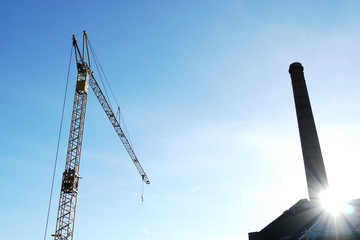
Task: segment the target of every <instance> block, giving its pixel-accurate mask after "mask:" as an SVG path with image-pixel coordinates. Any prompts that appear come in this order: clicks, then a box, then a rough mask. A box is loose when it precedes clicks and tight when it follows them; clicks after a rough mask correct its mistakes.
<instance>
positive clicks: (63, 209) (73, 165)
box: [52, 31, 150, 240]
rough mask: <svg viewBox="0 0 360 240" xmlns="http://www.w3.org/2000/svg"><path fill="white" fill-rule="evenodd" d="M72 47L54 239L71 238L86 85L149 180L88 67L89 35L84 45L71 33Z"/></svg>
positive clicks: (77, 183)
mask: <svg viewBox="0 0 360 240" xmlns="http://www.w3.org/2000/svg"><path fill="white" fill-rule="evenodd" d="M73 47H74V49H75V56H76V64H77V70H78V74H77V81H76V90H75V97H74V105H73V111H72V117H71V126H70V135H69V143H68V148H67V155H66V164H65V171H64V173H63V176H62V184H61V191H60V200H59V208H58V214H57V222H56V230H55V234H53V235H52V236H53V237H54V238H55V240H72V239H73V233H74V224H75V213H76V203H77V195H78V186H79V179H80V175H79V167H80V156H81V147H82V139H83V133H84V123H85V113H86V103H87V95H88V88H89V85H90V86H91V88H92V89H93V91H94V93H95V95H96V97H97V98H98V100H99V102H100V104H101V106H102V107H103V109H104V111H105V113H106V115H107V117H108V118H109V120H110V122H111V124H112V125H113V127H114V129H115V131H116V133H117V134H118V136H119V137H120V140H121V142H122V143H123V145H124V147H125V149H126V151H127V152H128V154H129V156H130V158H131V160H132V161H133V163H134V164H135V166H136V168H137V170H138V171H139V173H140V175H141V177H142V180H143V181H144V182H145V183H146V184H150V181H149V179H148V177H147V175H146V173H145V171H144V170H143V168H142V166H141V164H140V162H139V161H138V159H137V157H136V155H135V152H134V150H133V149H132V147H131V145H130V143H129V141H128V139H127V137H126V136H125V134H124V132H123V130H122V129H121V126H120V124H119V122H118V120H117V119H116V117H115V115H114V113H113V111H112V109H111V107H110V105H109V103H108V101H107V100H106V98H105V96H104V94H103V93H102V91H101V89H100V86H99V84H98V83H97V81H96V79H95V77H94V75H93V71H92V70H91V68H90V67H91V66H90V56H89V50H88V38H87V34H86V32H85V31H84V34H83V48H82V51H80V48H79V46H78V44H77V41H76V38H75V35H73ZM85 53H86V54H87V62H86V61H85Z"/></svg>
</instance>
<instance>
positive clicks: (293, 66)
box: [289, 62, 304, 74]
mask: <svg viewBox="0 0 360 240" xmlns="http://www.w3.org/2000/svg"><path fill="white" fill-rule="evenodd" d="M303 71H304V67H303V66H302V65H301V63H299V62H294V63H292V64H290V67H289V73H290V74H293V73H296V72H303Z"/></svg>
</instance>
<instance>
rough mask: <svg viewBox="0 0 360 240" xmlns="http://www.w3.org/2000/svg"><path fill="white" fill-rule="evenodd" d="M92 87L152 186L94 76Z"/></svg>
mask: <svg viewBox="0 0 360 240" xmlns="http://www.w3.org/2000/svg"><path fill="white" fill-rule="evenodd" d="M90 86H91V88H92V90H93V91H94V93H95V95H96V97H97V98H98V100H99V102H100V104H101V106H102V108H103V109H104V111H105V113H106V116H108V118H109V120H110V122H111V124H112V125H113V127H114V129H115V131H116V133H117V135H118V136H119V138H120V140H121V142H122V143H123V144H124V147H125V149H126V151H127V152H128V153H129V155H130V158H131V160H132V161H133V162H134V164H135V166H136V168H137V170H138V171H139V173H140V175H141V177H142V179H143V181H144V182H145V183H147V184H150V181H149V179H148V177H147V176H146V173H145V171H144V169H143V168H142V167H141V164H140V162H139V160H138V159H137V157H136V155H135V152H134V150H133V149H132V147H131V145H130V143H129V140H128V139H127V138H126V136H125V134H124V132H123V130H122V129H121V127H120V124H119V122H118V120H117V119H116V117H115V115H114V112H113V111H112V109H111V107H110V105H109V103H108V102H107V101H106V98H105V96H104V94H103V93H102V92H101V89H100V87H99V84H98V83H97V82H96V80H95V78H94V76H93V75H91V77H90Z"/></svg>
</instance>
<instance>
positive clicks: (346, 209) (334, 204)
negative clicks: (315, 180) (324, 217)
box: [320, 190, 354, 215]
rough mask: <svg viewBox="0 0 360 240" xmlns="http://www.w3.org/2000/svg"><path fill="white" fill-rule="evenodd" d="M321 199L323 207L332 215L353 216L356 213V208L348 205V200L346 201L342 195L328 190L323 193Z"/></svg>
mask: <svg viewBox="0 0 360 240" xmlns="http://www.w3.org/2000/svg"><path fill="white" fill-rule="evenodd" d="M320 198H321V199H320V200H321V204H322V206H323V207H324V208H325V209H326V210H327V211H329V212H330V213H331V214H334V215H338V214H339V213H346V214H352V213H353V212H354V208H353V207H352V206H351V205H350V204H348V203H347V202H348V199H345V198H344V196H343V195H342V194H340V193H337V192H334V191H331V190H328V191H325V192H323V193H322V194H321V196H320Z"/></svg>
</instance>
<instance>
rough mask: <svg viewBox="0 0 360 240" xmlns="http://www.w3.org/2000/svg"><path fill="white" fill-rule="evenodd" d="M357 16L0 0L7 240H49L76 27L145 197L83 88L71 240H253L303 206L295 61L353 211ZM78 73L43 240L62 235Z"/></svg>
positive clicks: (329, 164)
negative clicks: (108, 90) (122, 129)
mask: <svg viewBox="0 0 360 240" xmlns="http://www.w3.org/2000/svg"><path fill="white" fill-rule="evenodd" d="M359 7H360V3H359V2H358V1H227V0H224V1H186V0H185V1H102V2H100V1H82V0H80V1H76V2H72V1H56V2H54V1H53V2H50V1H3V2H2V7H1V8H0V30H1V32H2V35H1V36H2V37H1V38H0V43H1V44H0V46H1V55H0V65H1V66H2V67H1V74H2V77H1V79H2V80H1V86H2V94H1V95H0V109H1V114H0V123H1V127H0V152H1V155H0V170H1V174H0V216H1V217H0V233H1V236H2V238H3V239H21V238H27V239H29V240H32V239H34V240H35V239H39V238H40V239H41V238H43V236H44V228H45V222H46V213H47V205H48V200H49V194H50V186H51V179H52V171H53V164H54V159H55V152H56V144H57V137H58V131H59V124H60V117H61V108H62V101H63V97H64V90H65V82H66V76H67V68H68V64H69V55H70V49H71V44H72V42H71V37H72V34H77V33H80V32H81V31H83V30H86V31H87V32H88V35H89V38H90V41H91V43H92V45H93V46H94V48H95V51H96V53H97V55H98V57H99V59H100V61H101V63H102V66H103V68H104V70H105V73H106V75H107V78H108V79H109V82H110V84H111V86H112V88H113V90H114V93H115V95H116V98H117V100H118V102H119V104H120V107H121V109H122V113H123V115H124V118H125V121H126V123H127V128H128V131H129V133H130V137H131V140H132V143H133V145H134V149H135V152H136V154H137V156H138V158H139V160H140V161H141V163H142V165H143V167H144V169H145V171H146V172H147V174H148V177H149V179H150V180H151V185H149V186H145V201H144V204H143V205H141V199H140V195H141V191H142V184H141V180H140V177H139V175H138V173H137V171H136V168H135V167H134V166H133V164H132V162H131V159H130V158H129V156H128V155H127V153H126V151H125V149H124V147H123V146H122V144H121V142H120V140H119V139H118V137H117V135H116V134H115V132H114V130H113V128H112V127H111V125H110V123H109V121H108V119H107V118H106V116H105V114H104V113H103V110H102V109H101V106H100V104H99V103H98V101H97V99H96V98H95V96H94V95H93V93H92V92H91V91H90V94H89V98H88V107H87V115H86V123H85V133H84V143H83V150H82V160H81V167H80V174H81V176H82V177H83V179H82V180H81V182H80V186H79V191H80V192H79V198H78V208H77V216H76V224H75V239H100V238H101V239H108V240H119V239H124V240H133V239H139V238H141V239H154V240H155V239H156V240H162V239H167V240H169V239H170V240H185V239H186V240H214V239H223V240H232V239H247V233H248V232H252V231H259V230H261V229H262V228H263V227H265V226H266V225H267V224H268V223H269V222H271V221H272V220H274V219H275V218H276V217H277V216H279V215H280V214H281V213H282V212H283V211H284V210H286V209H288V208H289V207H290V206H292V205H293V204H294V203H295V202H297V201H298V200H299V199H302V198H307V189H306V182H305V174H304V169H303V162H302V155H301V147H300V141H299V136H298V129H297V122H296V115H295V108H294V103H293V96H292V89H291V82H290V76H289V74H288V67H289V65H290V64H291V63H292V62H294V61H299V62H301V63H302V64H303V66H304V68H305V77H306V80H307V86H308V89H309V94H310V98H311V103H312V108H313V111H314V116H315V122H316V125H317V129H318V134H319V139H320V144H321V147H322V152H323V157H324V162H325V167H326V169H327V173H328V178H329V182H330V185H331V186H332V187H334V188H336V189H337V190H338V191H340V192H341V193H340V194H342V195H344V196H346V197H348V198H359V197H360V191H359V190H358V184H359V182H360V176H359V174H358V169H359V167H360V161H359V160H360V159H359V158H360V149H359V144H360V137H359V136H360V134H359V133H360V123H359V117H360V107H359V104H358V103H359V101H360V95H359V91H360V81H359V80H360V79H359V73H358V65H359V56H360V50H359V42H360V34H359V21H360V17H359V14H358V9H359ZM75 71H76V70H75V66H72V70H71V75H70V84H69V91H68V98H67V102H66V109H65V117H64V127H63V132H62V138H61V139H62V140H61V144H60V152H59V160H58V167H57V172H56V182H55V189H54V196H53V203H52V207H51V212H50V219H49V229H48V233H47V239H52V238H51V237H50V235H51V234H53V233H54V230H55V223H56V214H57V203H58V197H59V191H60V184H61V174H62V172H63V169H64V165H65V155H66V145H67V141H68V132H69V124H70V117H71V110H72V100H73V94H74V87H75V85H74V84H75V74H76V73H75ZM94 71H95V69H94ZM95 72H96V71H95Z"/></svg>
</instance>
